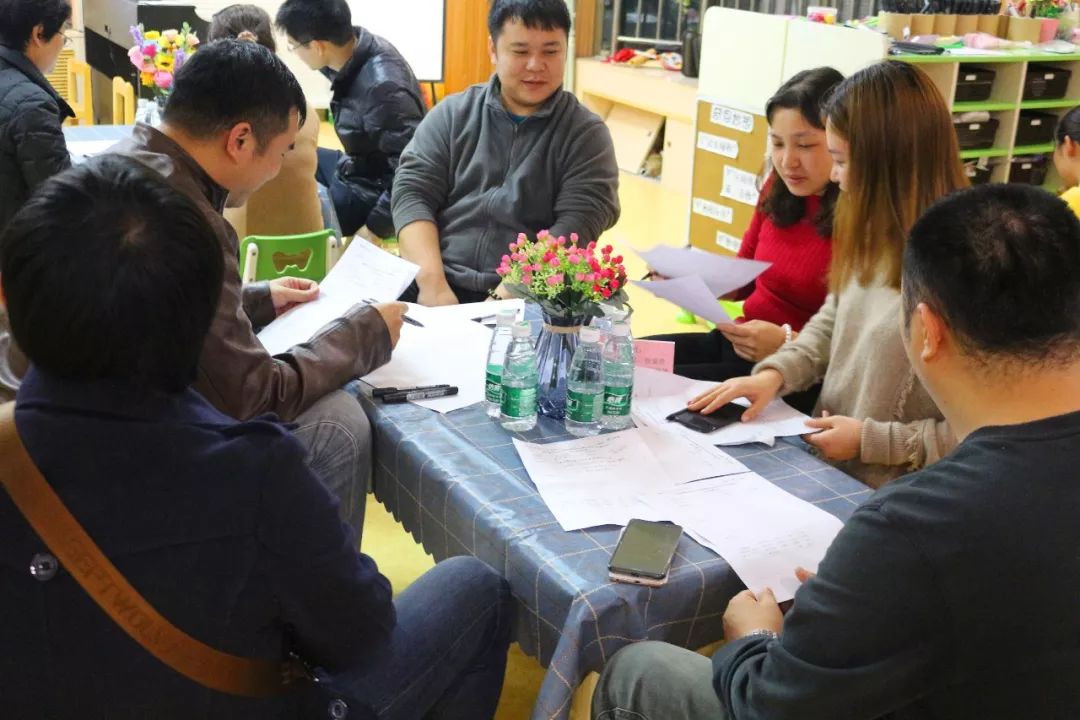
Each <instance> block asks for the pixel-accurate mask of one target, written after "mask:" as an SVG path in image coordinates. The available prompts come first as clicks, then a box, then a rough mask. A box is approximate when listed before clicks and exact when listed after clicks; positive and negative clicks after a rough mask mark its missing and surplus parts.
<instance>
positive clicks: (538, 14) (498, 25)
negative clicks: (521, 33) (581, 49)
mask: <svg viewBox="0 0 1080 720" xmlns="http://www.w3.org/2000/svg"><path fill="white" fill-rule="evenodd" d="M510 20H520V21H521V23H522V24H523V25H524V26H525V27H527V28H529V29H530V30H563V31H565V32H566V36H567V38H569V37H570V11H569V10H568V9H567V7H566V2H565V0H492V2H491V10H490V11H489V12H488V32H489V33H491V39H492V40H498V39H499V34H500V33H501V32H502V30H503V26H505V25H506V23H507V22H508V21H510Z"/></svg>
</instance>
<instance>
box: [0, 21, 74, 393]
mask: <svg viewBox="0 0 1080 720" xmlns="http://www.w3.org/2000/svg"><path fill="white" fill-rule="evenodd" d="M70 21H71V5H70V4H69V2H68V0H0V232H2V231H3V229H4V226H5V225H7V222H8V220H10V219H11V216H12V215H14V214H15V212H16V211H17V210H18V209H19V208H20V207H22V204H23V203H24V202H26V199H27V198H28V197H29V196H30V193H31V192H32V191H33V190H34V188H36V187H37V186H38V185H40V184H41V183H42V182H43V181H45V180H46V179H48V178H49V177H51V176H53V175H55V174H56V173H58V172H60V171H61V170H64V169H65V168H68V167H71V158H70V156H69V155H68V151H67V145H66V144H65V143H64V133H63V131H62V130H61V129H60V126H61V125H62V124H63V122H64V120H65V119H67V118H69V117H72V116H73V115H74V114H75V113H73V112H72V110H71V107H70V106H68V104H67V103H66V102H64V99H63V98H61V97H60V96H59V95H57V94H56V90H54V89H53V86H52V85H50V84H49V81H48V80H46V79H45V75H44V73H48V72H52V69H53V67H54V66H55V65H56V59H57V58H58V57H60V51H61V50H63V49H64V45H65V44H66V43H67V40H66V35H65V32H66V31H67V29H68V28H69V24H70ZM24 362H25V360H24V358H23V357H22V353H20V352H19V351H18V348H16V347H15V346H14V345H13V343H12V342H11V335H10V333H9V332H8V328H7V319H6V317H5V315H4V311H3V309H2V308H0V401H2V400H6V399H10V398H11V397H12V395H13V394H14V392H15V390H16V389H18V387H19V380H18V379H19V377H21V376H22V373H23V372H24V370H25V367H24Z"/></svg>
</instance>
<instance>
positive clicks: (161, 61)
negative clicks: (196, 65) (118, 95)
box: [128, 23, 199, 100]
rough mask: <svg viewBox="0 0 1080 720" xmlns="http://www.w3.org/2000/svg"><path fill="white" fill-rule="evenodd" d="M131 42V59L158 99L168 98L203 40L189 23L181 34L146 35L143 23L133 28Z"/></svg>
mask: <svg viewBox="0 0 1080 720" xmlns="http://www.w3.org/2000/svg"><path fill="white" fill-rule="evenodd" d="M131 38H132V39H133V40H134V41H135V45H134V46H133V47H132V48H131V49H130V50H128V58H129V59H130V60H131V64H132V65H134V66H135V68H136V69H137V70H138V71H139V82H140V83H141V84H142V85H143V86H144V87H148V88H150V89H151V90H153V91H154V98H155V99H158V100H163V99H164V98H167V97H168V96H169V92H170V91H171V90H172V85H173V77H174V76H175V75H176V72H177V71H178V70H179V69H180V68H181V67H183V66H184V63H185V62H186V61H187V59H188V58H189V57H191V56H192V55H194V54H195V49H196V48H197V47H198V45H199V36H198V35H197V34H196V33H195V31H194V30H192V29H191V26H190V25H188V24H187V23H184V25H183V27H181V28H180V29H179V30H161V31H158V30H150V31H146V30H144V29H143V26H142V23H139V24H138V25H134V26H132V28H131Z"/></svg>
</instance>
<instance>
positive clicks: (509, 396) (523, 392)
mask: <svg viewBox="0 0 1080 720" xmlns="http://www.w3.org/2000/svg"><path fill="white" fill-rule="evenodd" d="M502 414H503V415H506V416H507V417H512V418H526V417H530V416H532V415H535V414H536V388H535V387H523V388H516V387H504V388H502Z"/></svg>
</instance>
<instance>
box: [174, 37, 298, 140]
mask: <svg viewBox="0 0 1080 720" xmlns="http://www.w3.org/2000/svg"><path fill="white" fill-rule="evenodd" d="M293 110H296V111H298V112H299V113H300V124H301V125H302V124H303V123H304V120H305V118H306V117H307V101H306V100H305V99H304V91H303V90H302V89H300V83H299V82H297V80H296V78H295V77H294V76H293V74H292V72H291V71H290V70H289V68H288V67H286V66H285V63H284V62H283V61H282V60H281V58H279V57H278V56H277V55H275V54H274V53H272V52H271V51H270V50H268V49H266V48H264V47H263V46H261V45H257V44H256V43H252V42H245V41H243V40H218V41H217V42H212V43H207V45H206V46H205V47H201V48H199V52H197V53H195V54H194V55H192V56H191V57H190V58H189V59H188V61H187V62H185V63H184V66H183V67H182V68H180V70H179V71H178V72H177V73H176V78H175V80H174V81H173V88H172V92H171V93H170V94H169V99H168V100H167V101H166V103H165V110H164V112H163V113H162V119H163V120H164V121H165V123H167V124H169V125H172V126H175V127H178V128H180V129H181V130H183V131H184V132H187V133H189V134H190V135H193V136H194V137H196V138H209V137H212V136H214V135H217V134H218V133H222V132H227V131H228V130H230V129H232V128H233V127H234V126H235V125H236V124H237V123H242V122H246V123H250V124H251V128H252V131H253V132H254V134H255V141H256V143H257V144H258V146H259V149H260V150H262V149H263V148H265V147H266V145H267V144H268V143H269V142H270V141H271V140H272V139H273V138H275V137H277V136H278V135H280V134H281V133H283V132H285V131H286V130H287V129H288V127H289V113H290V112H292V111H293Z"/></svg>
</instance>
